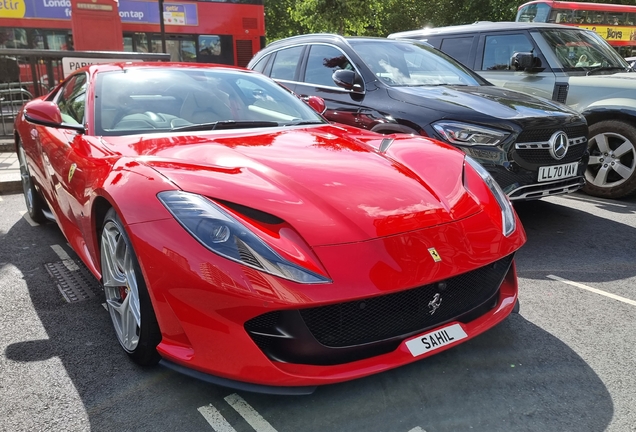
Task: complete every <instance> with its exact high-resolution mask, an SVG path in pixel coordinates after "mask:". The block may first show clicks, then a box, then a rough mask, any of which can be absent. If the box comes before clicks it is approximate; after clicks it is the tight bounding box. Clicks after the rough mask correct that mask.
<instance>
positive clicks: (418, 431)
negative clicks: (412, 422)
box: [409, 426, 426, 432]
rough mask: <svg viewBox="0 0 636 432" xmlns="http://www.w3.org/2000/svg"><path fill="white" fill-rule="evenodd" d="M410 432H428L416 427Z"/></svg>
mask: <svg viewBox="0 0 636 432" xmlns="http://www.w3.org/2000/svg"><path fill="white" fill-rule="evenodd" d="M409 432H426V431H425V430H424V429H422V428H421V427H419V426H416V427H414V428H413V429H411V430H410V431H409Z"/></svg>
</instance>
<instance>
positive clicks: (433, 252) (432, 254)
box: [428, 248, 442, 262]
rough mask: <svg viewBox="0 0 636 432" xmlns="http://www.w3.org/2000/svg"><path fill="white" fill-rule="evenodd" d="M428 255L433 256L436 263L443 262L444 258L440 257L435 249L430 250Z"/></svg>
mask: <svg viewBox="0 0 636 432" xmlns="http://www.w3.org/2000/svg"><path fill="white" fill-rule="evenodd" d="M428 253H430V254H431V257H433V261H435V262H440V261H441V260H442V257H441V256H439V254H438V253H437V251H436V250H435V248H429V249H428Z"/></svg>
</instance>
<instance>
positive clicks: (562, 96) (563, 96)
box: [552, 83, 570, 103]
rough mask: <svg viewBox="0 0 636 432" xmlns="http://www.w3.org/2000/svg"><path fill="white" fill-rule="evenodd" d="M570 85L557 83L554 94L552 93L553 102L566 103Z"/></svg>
mask: <svg viewBox="0 0 636 432" xmlns="http://www.w3.org/2000/svg"><path fill="white" fill-rule="evenodd" d="M569 88H570V85H569V84H568V83H556V84H554V92H553V93H552V100H555V101H557V102H561V103H565V101H566V100H567V98H568V90H569Z"/></svg>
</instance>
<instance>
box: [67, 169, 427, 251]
mask: <svg viewBox="0 0 636 432" xmlns="http://www.w3.org/2000/svg"><path fill="white" fill-rule="evenodd" d="M76 168H77V164H72V165H71V168H70V169H69V170H68V182H69V183H70V182H71V179H72V178H73V174H75V169H76ZM429 251H430V249H429Z"/></svg>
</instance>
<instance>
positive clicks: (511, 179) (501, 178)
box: [488, 167, 537, 193]
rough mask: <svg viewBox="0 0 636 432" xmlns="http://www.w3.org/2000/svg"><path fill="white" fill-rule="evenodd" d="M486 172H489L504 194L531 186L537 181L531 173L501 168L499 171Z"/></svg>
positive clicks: (533, 173) (534, 173)
mask: <svg viewBox="0 0 636 432" xmlns="http://www.w3.org/2000/svg"><path fill="white" fill-rule="evenodd" d="M488 172H490V174H491V175H492V177H493V178H494V179H495V181H496V182H497V184H498V185H499V186H500V187H501V188H502V189H503V191H504V192H506V193H509V192H510V191H511V190H513V189H516V188H518V187H520V186H525V185H528V184H533V183H535V182H536V181H537V174H536V172H532V171H518V172H512V171H508V170H507V169H505V168H503V167H501V168H500V169H489V170H488Z"/></svg>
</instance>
